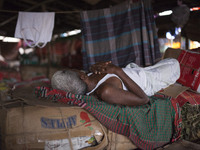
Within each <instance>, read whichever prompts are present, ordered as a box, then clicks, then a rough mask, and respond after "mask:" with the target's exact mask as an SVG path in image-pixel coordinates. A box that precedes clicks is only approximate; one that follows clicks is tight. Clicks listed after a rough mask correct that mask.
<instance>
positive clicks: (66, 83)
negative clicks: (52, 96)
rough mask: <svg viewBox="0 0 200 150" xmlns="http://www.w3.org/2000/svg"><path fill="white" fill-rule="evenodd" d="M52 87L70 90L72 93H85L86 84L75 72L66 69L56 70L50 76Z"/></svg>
mask: <svg viewBox="0 0 200 150" xmlns="http://www.w3.org/2000/svg"><path fill="white" fill-rule="evenodd" d="M51 86H52V88H53V89H58V90H63V91H66V92H71V93H73V94H85V93H86V89H87V85H86V83H85V82H83V80H81V79H80V77H79V75H78V73H77V72H75V71H72V70H69V69H66V70H61V71H57V72H55V73H54V74H53V76H52V78H51Z"/></svg>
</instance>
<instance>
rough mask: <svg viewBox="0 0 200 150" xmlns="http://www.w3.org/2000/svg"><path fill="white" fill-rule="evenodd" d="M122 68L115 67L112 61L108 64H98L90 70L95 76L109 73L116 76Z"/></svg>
mask: <svg viewBox="0 0 200 150" xmlns="http://www.w3.org/2000/svg"><path fill="white" fill-rule="evenodd" d="M120 69H121V68H120V67H117V66H115V65H114V64H112V63H111V61H107V62H98V63H96V64H94V65H92V66H91V68H90V70H91V71H92V72H93V73H95V74H103V73H109V74H116V73H117V71H118V70H120Z"/></svg>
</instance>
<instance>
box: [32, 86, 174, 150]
mask: <svg viewBox="0 0 200 150" xmlns="http://www.w3.org/2000/svg"><path fill="white" fill-rule="evenodd" d="M35 94H36V96H37V97H38V98H40V97H41V98H48V99H49V100H53V101H56V102H62V103H65V104H70V105H78V106H80V107H82V108H83V109H85V110H87V111H88V112H90V113H91V114H92V115H93V116H95V117H96V118H97V119H98V120H99V121H100V122H101V123H102V124H103V125H104V126H106V127H107V128H108V129H110V130H111V131H113V132H116V133H119V134H122V135H125V136H127V137H129V139H130V140H131V141H132V142H133V143H134V144H135V145H136V146H138V147H139V148H141V149H154V148H157V147H160V146H163V145H165V144H167V143H169V142H170V141H171V139H172V138H173V137H172V136H173V128H174V124H173V123H174V118H175V110H174V108H173V106H172V103H171V98H170V97H166V96H164V95H162V94H157V95H154V96H151V97H149V99H150V102H149V103H148V104H146V105H143V106H133V107H129V106H119V105H112V104H108V103H106V102H104V101H101V100H98V99H96V98H95V97H93V96H85V95H75V94H71V93H67V92H64V91H60V90H55V89H54V90H53V89H51V88H47V87H37V88H36V89H35Z"/></svg>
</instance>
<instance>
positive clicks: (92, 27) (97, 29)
mask: <svg viewBox="0 0 200 150" xmlns="http://www.w3.org/2000/svg"><path fill="white" fill-rule="evenodd" d="M152 12H153V11H152V7H151V0H127V1H125V2H123V3H121V4H120V5H116V6H113V7H110V8H105V9H100V10H90V11H82V12H81V14H80V15H81V27H82V30H81V31H82V41H83V44H82V52H83V67H84V70H88V69H89V67H90V66H91V65H92V64H95V63H96V62H99V61H112V63H113V64H115V65H117V66H119V67H125V66H126V65H127V64H129V63H130V62H134V63H136V64H138V65H140V66H147V65H152V64H154V63H155V62H156V61H157V60H158V59H160V58H161V55H160V50H159V45H158V38H157V33H156V28H155V27H156V26H155V21H154V18H153V13H152Z"/></svg>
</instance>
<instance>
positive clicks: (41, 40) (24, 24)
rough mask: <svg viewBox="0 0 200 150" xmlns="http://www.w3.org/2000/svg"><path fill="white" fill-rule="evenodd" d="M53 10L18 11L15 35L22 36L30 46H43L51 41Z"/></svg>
mask: <svg viewBox="0 0 200 150" xmlns="http://www.w3.org/2000/svg"><path fill="white" fill-rule="evenodd" d="M54 18H55V13H54V12H42V13H39V12H19V15H18V20H17V25H16V29H15V37H16V38H22V39H23V40H24V41H25V42H26V44H27V45H28V46H30V47H35V46H38V47H40V48H42V47H44V46H45V45H46V44H47V42H50V41H51V38H52V32H53V28H54Z"/></svg>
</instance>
